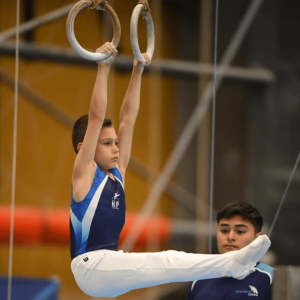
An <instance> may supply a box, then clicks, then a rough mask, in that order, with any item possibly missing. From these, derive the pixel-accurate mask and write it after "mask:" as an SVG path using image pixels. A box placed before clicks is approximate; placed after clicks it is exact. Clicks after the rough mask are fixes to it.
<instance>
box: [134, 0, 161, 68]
mask: <svg viewBox="0 0 300 300" xmlns="http://www.w3.org/2000/svg"><path fill="white" fill-rule="evenodd" d="M140 14H142V15H143V16H144V19H145V22H146V26H147V50H146V53H147V54H148V55H149V57H150V60H152V56H153V53H154V46H155V33H154V25H153V20H152V17H151V14H150V8H149V5H148V2H147V0H140V1H139V4H138V5H137V6H136V7H135V8H134V10H133V12H132V16H131V21H130V42H131V48H132V52H133V55H134V57H135V59H136V60H142V61H143V64H142V65H143V66H145V65H146V62H145V59H144V57H143V56H142V54H141V51H140V47H139V42H138V33H137V28H138V20H139V16H140Z"/></svg>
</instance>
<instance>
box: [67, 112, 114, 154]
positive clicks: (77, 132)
mask: <svg viewBox="0 0 300 300" xmlns="http://www.w3.org/2000/svg"><path fill="white" fill-rule="evenodd" d="M88 121H89V116H88V115H83V116H81V117H80V118H79V119H77V121H76V122H75V123H74V126H73V130H72V144H73V148H74V151H75V153H76V154H77V153H78V150H77V145H78V144H79V143H82V142H83V139H84V136H85V133H86V129H87V126H88ZM111 126H113V123H112V121H111V120H110V119H104V121H103V124H102V128H103V127H111Z"/></svg>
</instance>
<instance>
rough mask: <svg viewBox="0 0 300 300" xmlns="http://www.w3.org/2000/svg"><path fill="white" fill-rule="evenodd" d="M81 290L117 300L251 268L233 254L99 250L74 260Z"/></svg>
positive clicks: (76, 276)
mask: <svg viewBox="0 0 300 300" xmlns="http://www.w3.org/2000/svg"><path fill="white" fill-rule="evenodd" d="M71 268H72V272H73V274H74V277H75V280H76V282H77V284H78V286H79V287H80V289H81V290H82V291H83V292H84V293H86V294H87V295H90V296H92V297H117V296H119V295H122V294H124V293H126V292H129V291H131V290H134V289H140V288H146V287H150V286H155V285H160V284H165V283H171V282H188V281H194V280H201V279H208V278H217V277H223V276H233V277H239V276H243V275H245V273H246V272H248V273H250V272H253V271H254V266H253V270H251V271H250V272H249V266H242V265H240V264H237V263H236V262H235V261H234V260H233V259H232V258H231V255H230V254H229V253H226V254H217V255H216V254H215V255H207V254H193V253H186V252H179V251H173V250H169V251H163V252H152V253H148V252H142V253H134V252H131V253H124V252H123V251H110V250H96V251H91V252H87V253H85V254H82V255H79V256H77V257H75V258H74V259H73V260H72V263H71Z"/></svg>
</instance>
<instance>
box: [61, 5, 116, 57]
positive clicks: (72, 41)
mask: <svg viewBox="0 0 300 300" xmlns="http://www.w3.org/2000/svg"><path fill="white" fill-rule="evenodd" d="M103 3H104V5H102V6H101V5H98V6H95V4H94V2H93V1H92V0H81V1H79V2H77V3H76V4H75V5H74V6H73V7H72V8H71V10H70V12H69V14H68V18H67V24H66V27H67V36H68V40H69V42H70V44H71V46H72V48H73V49H74V50H75V51H76V52H77V53H78V54H79V55H80V56H82V57H83V58H85V59H88V60H93V61H101V60H104V59H106V58H107V57H109V56H111V55H112V53H113V52H112V53H110V54H107V53H98V52H90V51H87V50H85V49H84V48H82V47H81V45H80V44H79V43H78V42H77V40H76V37H75V34H74V21H75V18H76V16H77V14H78V13H79V12H80V11H81V10H82V9H83V8H85V7H90V6H94V7H92V8H96V9H97V10H107V12H108V13H109V14H110V16H111V19H112V25H113V31H114V35H113V38H112V41H111V44H112V45H113V46H114V47H115V48H117V47H118V45H119V42H120V38H121V25H120V21H119V18H118V16H117V14H116V13H115V11H114V10H113V8H112V7H111V6H110V5H109V4H108V3H107V2H106V1H102V4H103Z"/></svg>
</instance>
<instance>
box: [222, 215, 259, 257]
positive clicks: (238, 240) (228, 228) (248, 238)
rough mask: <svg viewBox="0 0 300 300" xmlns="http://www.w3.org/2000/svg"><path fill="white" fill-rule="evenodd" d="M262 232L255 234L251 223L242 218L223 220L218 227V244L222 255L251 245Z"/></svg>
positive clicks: (235, 217)
mask: <svg viewBox="0 0 300 300" xmlns="http://www.w3.org/2000/svg"><path fill="white" fill-rule="evenodd" d="M259 234H260V232H258V233H255V228H254V226H253V225H252V223H251V222H249V221H247V220H244V219H243V218H242V217H241V216H239V215H238V216H234V217H232V218H230V219H221V220H220V222H219V225H218V233H217V244H218V250H219V252H220V253H226V252H229V251H233V250H239V249H242V248H244V247H245V246H247V245H248V244H250V243H251V242H252V241H253V240H255V238H256V237H257V236H258V235H259Z"/></svg>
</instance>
